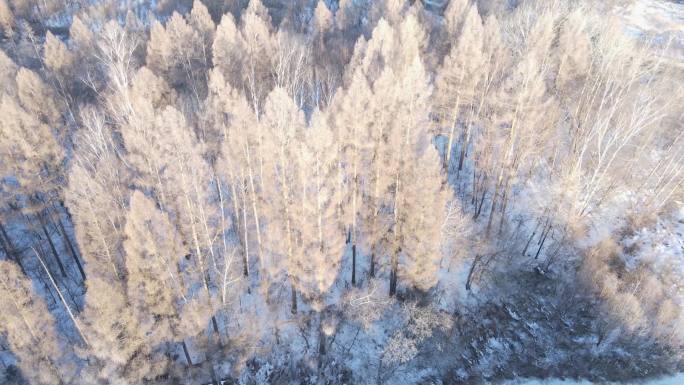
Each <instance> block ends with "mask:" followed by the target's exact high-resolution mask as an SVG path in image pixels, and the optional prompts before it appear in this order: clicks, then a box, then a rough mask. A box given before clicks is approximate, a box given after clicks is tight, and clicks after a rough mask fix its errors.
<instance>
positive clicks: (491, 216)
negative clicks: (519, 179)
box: [485, 169, 503, 238]
mask: <svg viewBox="0 0 684 385" xmlns="http://www.w3.org/2000/svg"><path fill="white" fill-rule="evenodd" d="M502 181H503V169H502V170H501V174H499V180H498V181H497V183H496V187H495V188H494V195H492V207H491V208H490V209H489V219H488V220H487V230H486V231H485V237H486V238H489V231H490V230H491V228H492V221H493V220H494V212H495V211H496V201H497V198H498V196H499V192H500V190H501V184H502V183H501V182H502Z"/></svg>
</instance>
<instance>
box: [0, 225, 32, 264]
mask: <svg viewBox="0 0 684 385" xmlns="http://www.w3.org/2000/svg"><path fill="white" fill-rule="evenodd" d="M0 245H1V246H2V248H3V250H5V254H7V259H10V260H12V261H14V262H16V263H17V265H19V268H20V269H21V272H22V273H24V275H26V269H25V268H24V264H23V263H22V262H21V254H20V253H19V252H18V251H17V249H16V248H15V247H14V243H13V242H12V238H10V237H9V234H7V231H5V226H3V224H2V223H1V222H0Z"/></svg>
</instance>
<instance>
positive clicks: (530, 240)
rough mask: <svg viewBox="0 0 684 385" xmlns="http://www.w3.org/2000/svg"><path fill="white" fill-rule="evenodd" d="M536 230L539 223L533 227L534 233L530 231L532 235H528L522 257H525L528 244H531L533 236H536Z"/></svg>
mask: <svg viewBox="0 0 684 385" xmlns="http://www.w3.org/2000/svg"><path fill="white" fill-rule="evenodd" d="M538 229H539V221H537V225H536V226H535V227H534V231H532V235H530V238H529V239H528V240H527V243H526V244H525V248H524V249H523V251H522V255H523V256H525V253H527V249H528V248H529V247H530V242H532V239H534V236H535V235H537V230H538Z"/></svg>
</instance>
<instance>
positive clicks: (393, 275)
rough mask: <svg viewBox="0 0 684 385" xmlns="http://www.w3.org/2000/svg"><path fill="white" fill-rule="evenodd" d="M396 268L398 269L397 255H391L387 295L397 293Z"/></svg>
mask: <svg viewBox="0 0 684 385" xmlns="http://www.w3.org/2000/svg"><path fill="white" fill-rule="evenodd" d="M397 270H399V255H398V253H397V254H394V255H393V256H392V271H391V272H390V289H389V295H390V297H392V296H393V295H395V294H397Z"/></svg>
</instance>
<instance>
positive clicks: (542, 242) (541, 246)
mask: <svg viewBox="0 0 684 385" xmlns="http://www.w3.org/2000/svg"><path fill="white" fill-rule="evenodd" d="M551 227H552V226H549V227H548V228H547V229H546V232H545V233H544V236H543V237H542V239H541V242H540V243H539V249H537V254H536V255H535V256H534V259H537V258H539V253H541V251H542V248H544V242H546V237H548V236H549V233H550V232H551Z"/></svg>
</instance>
